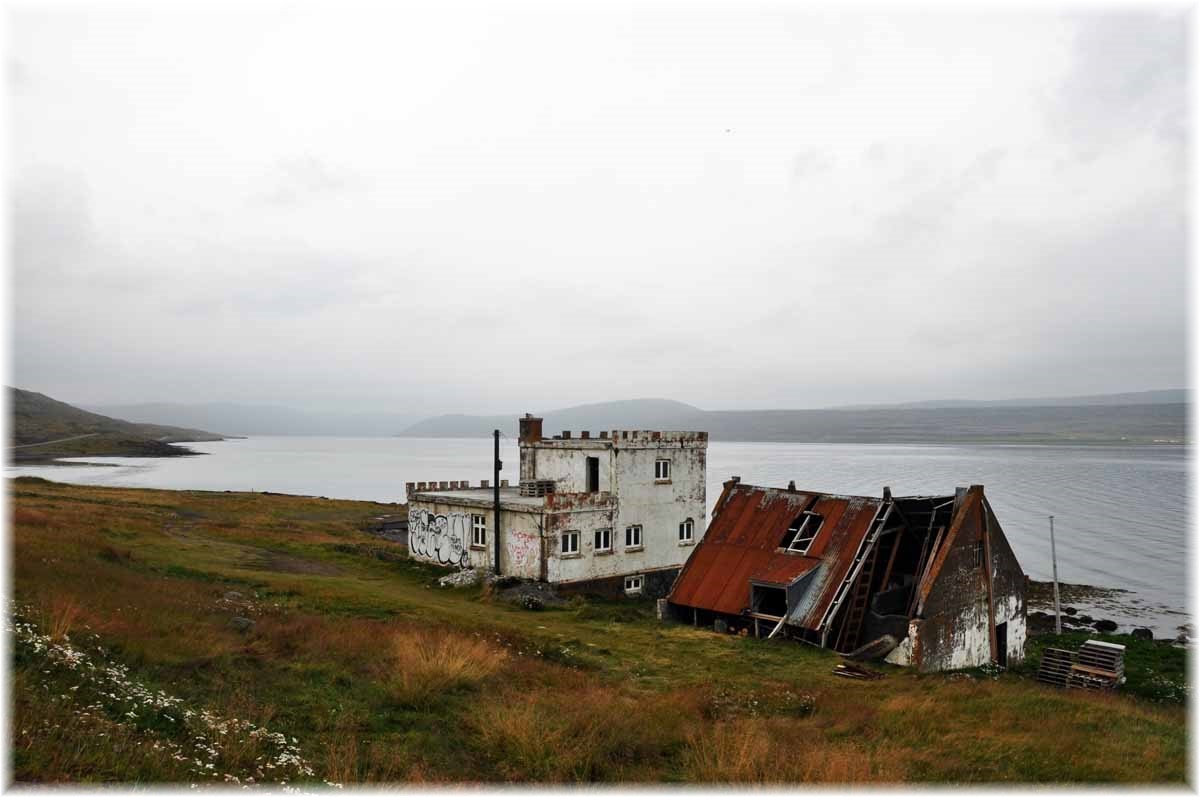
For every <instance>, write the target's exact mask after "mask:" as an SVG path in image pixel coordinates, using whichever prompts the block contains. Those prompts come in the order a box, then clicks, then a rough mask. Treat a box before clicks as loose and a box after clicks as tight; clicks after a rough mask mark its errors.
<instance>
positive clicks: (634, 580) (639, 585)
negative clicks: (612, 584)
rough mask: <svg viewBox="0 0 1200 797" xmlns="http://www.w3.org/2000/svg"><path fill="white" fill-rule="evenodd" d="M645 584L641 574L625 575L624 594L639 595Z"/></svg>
mask: <svg viewBox="0 0 1200 797" xmlns="http://www.w3.org/2000/svg"><path fill="white" fill-rule="evenodd" d="M645 586H646V579H645V577H644V576H641V575H634V576H625V594H626V595H641V594H642V589H643V588H644V587H645Z"/></svg>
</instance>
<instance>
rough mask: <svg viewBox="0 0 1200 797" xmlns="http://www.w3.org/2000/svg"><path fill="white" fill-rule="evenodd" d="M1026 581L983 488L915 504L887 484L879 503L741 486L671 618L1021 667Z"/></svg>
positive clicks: (672, 604)
mask: <svg viewBox="0 0 1200 797" xmlns="http://www.w3.org/2000/svg"><path fill="white" fill-rule="evenodd" d="M1025 581H1026V579H1025V574H1024V573H1023V572H1022V570H1021V566H1020V564H1019V563H1018V562H1017V559H1016V557H1015V556H1014V555H1013V552H1012V548H1011V547H1010V546H1009V544H1008V541H1007V539H1005V536H1004V531H1003V530H1002V529H1001V527H1000V523H999V521H997V520H996V516H995V513H994V512H993V511H992V507H991V505H990V504H989V503H988V501H987V498H986V497H985V496H984V492H983V487H982V486H981V485H972V486H971V487H968V488H958V489H957V490H956V491H955V493H954V494H953V495H943V496H912V497H893V496H892V495H891V491H890V490H889V489H888V488H886V487H885V488H884V491H883V497H881V498H873V497H861V496H845V495H829V494H825V493H816V492H805V491H800V490H797V489H796V488H795V484H794V483H792V484H791V485H789V486H788V487H787V488H786V489H775V488H769V487H756V486H753V485H748V484H741V483H740V480H739V479H738V478H736V477H735V478H733V479H731V480H730V481H727V482H725V484H724V490H723V491H722V493H721V496H720V498H719V499H718V500H717V504H716V507H715V508H714V510H713V517H712V521H711V523H710V524H709V527H708V530H707V532H706V533H705V536H704V539H703V540H702V541H701V542H700V544H699V545H698V546H697V547H696V550H695V551H694V553H693V554H692V556H691V557H690V558H689V560H688V562H687V564H686V565H685V566H684V568H683V570H682V571H681V572H680V574H679V577H678V579H676V582H675V585H674V588H673V589H672V590H671V593H670V595H669V596H668V609H669V611H670V612H671V614H672V615H673V616H674V617H675V618H676V619H680V620H684V621H687V622H692V623H695V624H697V625H701V624H704V625H709V624H715V625H717V626H718V627H720V625H721V624H722V623H724V624H725V625H727V626H728V627H730V628H732V629H735V630H739V631H740V630H743V629H745V630H746V632H748V633H754V634H755V635H756V636H765V637H776V636H785V637H789V638H794V639H798V640H801V641H804V642H808V643H811V644H815V645H819V646H821V647H825V648H831V649H833V650H836V651H838V652H841V653H843V654H847V655H849V656H851V657H857V658H880V657H883V658H885V659H886V661H888V662H891V663H894V664H900V665H911V666H913V667H916V668H917V669H919V670H922V671H934V670H947V669H959V668H964V667H974V666H980V665H984V664H987V663H989V662H994V663H997V664H1000V665H1008V664H1012V663H1015V662H1017V661H1019V660H1020V659H1021V658H1022V656H1023V651H1024V643H1025ZM718 621H720V622H718Z"/></svg>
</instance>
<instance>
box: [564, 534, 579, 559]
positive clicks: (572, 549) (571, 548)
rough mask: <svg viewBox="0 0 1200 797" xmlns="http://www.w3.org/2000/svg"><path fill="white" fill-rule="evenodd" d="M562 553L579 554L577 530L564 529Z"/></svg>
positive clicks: (566, 554) (565, 554)
mask: <svg viewBox="0 0 1200 797" xmlns="http://www.w3.org/2000/svg"><path fill="white" fill-rule="evenodd" d="M562 555H563V556H579V532H578V531H564V532H563V535H562Z"/></svg>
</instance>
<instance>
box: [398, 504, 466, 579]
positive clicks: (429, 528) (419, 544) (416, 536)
mask: <svg viewBox="0 0 1200 797" xmlns="http://www.w3.org/2000/svg"><path fill="white" fill-rule="evenodd" d="M470 529H471V516H470V515H463V514H461V513H458V512H453V513H451V514H449V515H440V514H435V513H433V512H430V511H428V510H425V509H416V510H413V511H412V512H410V513H409V517H408V550H409V552H410V553H411V554H412V555H413V556H414V557H415V558H417V559H424V560H426V561H429V562H435V563H436V564H439V565H452V566H454V567H470V566H471V560H470V556H469V552H468V550H467V535H468V534H469V533H470Z"/></svg>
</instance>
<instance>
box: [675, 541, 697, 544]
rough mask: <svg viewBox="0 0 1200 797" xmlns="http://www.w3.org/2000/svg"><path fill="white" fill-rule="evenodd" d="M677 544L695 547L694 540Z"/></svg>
mask: <svg viewBox="0 0 1200 797" xmlns="http://www.w3.org/2000/svg"><path fill="white" fill-rule="evenodd" d="M679 544H680V545H695V544H696V541H695V540H680V541H679Z"/></svg>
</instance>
